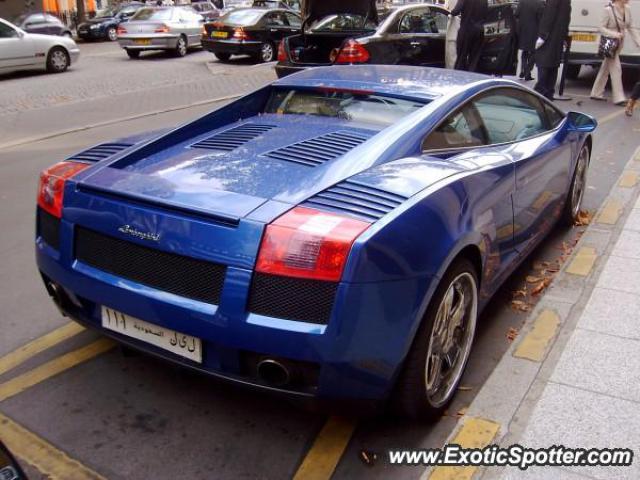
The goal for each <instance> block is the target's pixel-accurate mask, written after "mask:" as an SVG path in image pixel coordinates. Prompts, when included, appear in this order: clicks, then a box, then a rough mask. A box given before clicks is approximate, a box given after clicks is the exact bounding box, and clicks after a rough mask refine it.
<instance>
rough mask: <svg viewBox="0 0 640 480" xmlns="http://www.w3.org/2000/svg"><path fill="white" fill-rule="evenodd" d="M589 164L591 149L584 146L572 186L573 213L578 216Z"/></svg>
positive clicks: (575, 216)
mask: <svg viewBox="0 0 640 480" xmlns="http://www.w3.org/2000/svg"><path fill="white" fill-rule="evenodd" d="M588 166H589V149H588V148H587V147H582V150H580V155H579V156H578V162H577V163H576V173H575V175H574V177H573V186H572V188H571V215H572V217H573V218H577V217H578V214H579V213H580V207H581V206H582V197H584V191H585V188H586V186H587V171H588V170H589V169H588V168H587V167H588Z"/></svg>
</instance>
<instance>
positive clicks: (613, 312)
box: [578, 287, 640, 340]
mask: <svg viewBox="0 0 640 480" xmlns="http://www.w3.org/2000/svg"><path fill="white" fill-rule="evenodd" d="M639 319H640V296H638V295H634V294H632V293H625V292H620V291H617V290H609V289H606V288H601V287H596V288H594V289H593V292H592V293H591V298H590V299H589V302H588V303H587V306H586V307H585V310H584V312H583V314H582V316H581V317H580V322H579V324H578V326H579V327H580V328H584V329H588V330H593V331H596V332H601V333H608V334H610V335H618V336H620V337H627V338H633V339H636V340H640V320H639Z"/></svg>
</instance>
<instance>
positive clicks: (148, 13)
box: [131, 8, 173, 21]
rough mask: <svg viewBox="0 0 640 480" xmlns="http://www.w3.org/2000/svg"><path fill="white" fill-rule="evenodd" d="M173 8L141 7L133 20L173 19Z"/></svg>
mask: <svg viewBox="0 0 640 480" xmlns="http://www.w3.org/2000/svg"><path fill="white" fill-rule="evenodd" d="M172 16H173V9H172V8H141V9H140V10H138V13H136V14H135V15H134V16H133V17H131V20H142V21H146V20H171V17H172Z"/></svg>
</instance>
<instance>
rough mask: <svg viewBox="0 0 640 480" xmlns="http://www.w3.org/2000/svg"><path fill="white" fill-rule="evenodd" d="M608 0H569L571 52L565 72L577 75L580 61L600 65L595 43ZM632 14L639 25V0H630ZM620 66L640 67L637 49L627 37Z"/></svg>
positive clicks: (638, 25) (583, 63)
mask: <svg viewBox="0 0 640 480" xmlns="http://www.w3.org/2000/svg"><path fill="white" fill-rule="evenodd" d="M608 4H609V0H572V1H571V25H570V26H569V31H570V35H571V54H570V56H569V60H570V65H568V68H567V76H568V77H569V78H576V77H577V76H578V74H579V72H580V66H581V65H593V66H596V67H597V66H599V65H600V62H601V61H602V60H601V59H600V58H598V44H599V42H600V31H599V29H600V21H601V20H602V12H603V10H604V7H605V6H607V5H608ZM629 7H631V17H632V19H633V23H634V25H633V26H634V27H635V28H638V29H640V0H630V1H629ZM620 61H621V62H622V68H623V69H626V68H638V69H640V49H639V48H638V47H637V46H636V44H635V43H634V42H633V39H631V38H627V39H626V40H625V42H624V48H623V50H622V54H621V55H620Z"/></svg>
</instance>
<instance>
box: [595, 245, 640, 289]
mask: <svg viewBox="0 0 640 480" xmlns="http://www.w3.org/2000/svg"><path fill="white" fill-rule="evenodd" d="M597 286H599V287H603V288H609V289H613V290H620V291H622V292H628V293H635V294H636V295H640V260H639V259H634V258H626V257H618V256H614V255H612V256H610V257H609V259H608V261H607V264H606V265H605V267H604V269H603V270H602V273H601V274H600V278H599V279H598V283H597Z"/></svg>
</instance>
